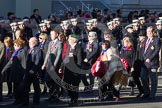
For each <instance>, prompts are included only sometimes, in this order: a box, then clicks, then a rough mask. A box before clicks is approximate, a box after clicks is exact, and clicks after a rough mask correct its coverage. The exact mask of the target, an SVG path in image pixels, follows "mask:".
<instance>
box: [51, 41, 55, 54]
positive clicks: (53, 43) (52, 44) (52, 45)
mask: <svg viewBox="0 0 162 108" xmlns="http://www.w3.org/2000/svg"><path fill="white" fill-rule="evenodd" d="M54 45H55V42H54V41H52V42H51V44H50V52H51V51H52V49H53V47H54Z"/></svg>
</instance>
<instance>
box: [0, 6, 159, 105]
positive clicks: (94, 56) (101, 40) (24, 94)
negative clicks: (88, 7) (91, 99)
mask: <svg viewBox="0 0 162 108" xmlns="http://www.w3.org/2000/svg"><path fill="white" fill-rule="evenodd" d="M104 12H105V16H101V15H100V11H99V10H98V11H93V12H92V15H90V14H88V13H86V12H85V13H84V14H83V13H82V12H81V10H79V11H78V12H77V14H76V15H73V13H72V12H68V13H67V14H66V15H65V18H64V20H62V18H56V17H55V16H53V15H50V16H49V17H48V19H47V20H42V19H41V16H40V15H39V10H38V9H35V10H34V11H33V15H32V16H31V17H30V18H29V17H24V18H23V19H20V18H16V17H15V15H14V13H8V20H4V19H2V20H0V101H3V93H2V92H3V82H7V88H8V94H7V97H9V98H14V99H15V101H14V103H13V105H22V106H28V105H29V93H30V86H31V84H33V87H34V94H33V95H34V96H33V106H34V107H38V106H39V104H40V96H41V93H42V94H44V93H46V92H48V94H49V98H48V99H47V101H50V102H59V101H60V97H61V96H63V94H64V92H67V93H68V95H69V97H70V99H71V100H70V102H69V105H70V106H75V105H78V98H79V97H78V96H79V95H78V94H79V91H78V89H79V84H80V83H81V81H82V83H83V84H84V86H85V88H84V91H85V92H87V91H92V90H93V87H94V84H95V81H94V79H95V77H97V80H98V82H99V83H98V88H99V89H98V90H99V93H98V94H99V101H104V100H113V99H114V97H115V101H118V100H119V98H120V89H121V88H122V85H124V86H126V85H128V86H130V88H131V90H130V94H129V95H130V96H132V95H134V87H135V86H137V88H138V90H139V94H138V95H137V96H136V97H137V98H142V99H148V100H152V99H155V98H156V91H157V85H158V77H157V71H158V70H160V69H161V68H160V67H161V64H162V63H161V56H162V53H161V49H162V48H161V41H160V40H161V39H162V17H158V18H157V21H156V22H155V21H154V22H155V23H152V25H149V24H146V23H145V21H146V18H148V16H147V15H148V14H146V13H145V12H144V13H141V14H140V15H139V16H138V15H134V14H135V13H134V14H132V15H134V16H132V17H131V18H132V20H131V21H130V17H129V22H130V23H129V24H127V25H125V26H123V25H122V24H121V21H122V17H121V16H120V15H117V17H115V16H113V15H109V12H108V10H106V9H105V10H104ZM106 12H107V13H106ZM81 15H82V16H81ZM106 15H107V16H106ZM83 17H84V18H83ZM103 22H104V23H103ZM53 24H57V26H55V27H54V26H53ZM31 25H36V26H38V27H37V28H35V29H36V33H34V31H33V28H31ZM56 76H59V78H60V79H61V81H63V82H65V83H67V85H68V87H74V88H76V89H75V90H71V89H69V88H68V87H67V85H66V86H65V85H64V86H63V85H61V84H59V83H58V82H57V81H56V79H55V77H56ZM40 84H42V85H43V87H44V88H43V90H41V88H40ZM149 84H151V87H149ZM115 85H118V86H115Z"/></svg>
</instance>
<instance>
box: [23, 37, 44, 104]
mask: <svg viewBox="0 0 162 108" xmlns="http://www.w3.org/2000/svg"><path fill="white" fill-rule="evenodd" d="M37 44H38V40H37V39H36V38H35V37H32V38H30V40H29V48H30V49H29V50H28V54H27V67H26V73H25V78H24V83H23V85H24V103H23V105H28V104H29V89H30V86H31V84H32V83H33V86H34V97H33V105H34V106H35V105H36V106H37V105H39V101H40V85H39V72H40V70H41V65H42V61H41V60H42V52H41V50H40V48H39V47H37V46H36V45H37Z"/></svg>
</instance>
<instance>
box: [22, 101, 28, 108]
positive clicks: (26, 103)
mask: <svg viewBox="0 0 162 108" xmlns="http://www.w3.org/2000/svg"><path fill="white" fill-rule="evenodd" d="M20 107H22V108H25V107H27V108H28V107H29V103H28V102H24V103H21V104H20Z"/></svg>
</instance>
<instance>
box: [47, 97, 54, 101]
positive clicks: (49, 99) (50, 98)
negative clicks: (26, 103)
mask: <svg viewBox="0 0 162 108" xmlns="http://www.w3.org/2000/svg"><path fill="white" fill-rule="evenodd" d="M53 98H54V97H52V96H50V97H49V98H48V99H46V101H51V100H52V99H53Z"/></svg>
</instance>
